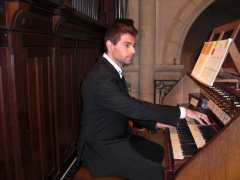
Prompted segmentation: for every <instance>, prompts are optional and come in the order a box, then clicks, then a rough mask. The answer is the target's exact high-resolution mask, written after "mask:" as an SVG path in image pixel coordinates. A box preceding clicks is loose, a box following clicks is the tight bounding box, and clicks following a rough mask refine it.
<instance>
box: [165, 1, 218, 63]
mask: <svg viewBox="0 0 240 180" xmlns="http://www.w3.org/2000/svg"><path fill="white" fill-rule="evenodd" d="M213 2H214V0H198V1H197V0H192V1H190V2H189V1H187V3H186V4H185V5H184V6H183V8H182V9H181V10H180V11H179V13H178V14H177V16H176V18H175V20H174V21H173V23H172V26H171V28H170V29H171V31H169V34H168V37H169V40H168V42H167V44H166V51H165V52H166V53H170V52H171V54H174V55H175V56H174V57H172V59H173V64H181V62H180V61H181V53H182V49H183V45H184V41H185V38H186V36H187V34H188V31H189V29H190V28H191V26H192V24H193V23H194V21H195V20H196V19H197V17H198V16H199V15H200V14H201V13H202V12H203V11H204V10H205V9H206V8H207V7H208V6H209V5H210V4H212V3H213ZM173 44H175V45H173ZM169 48H170V49H169ZM171 48H174V49H171ZM172 52H175V53H172ZM164 57H165V58H168V57H170V56H169V55H168V54H165V56H164Z"/></svg>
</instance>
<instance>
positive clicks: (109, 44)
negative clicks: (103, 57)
mask: <svg viewBox="0 0 240 180" xmlns="http://www.w3.org/2000/svg"><path fill="white" fill-rule="evenodd" d="M112 46H113V43H112V42H111V41H110V40H107V41H106V47H107V49H108V50H110V51H111V49H112Z"/></svg>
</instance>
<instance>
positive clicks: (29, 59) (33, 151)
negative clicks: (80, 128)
mask: <svg viewBox="0 0 240 180" xmlns="http://www.w3.org/2000/svg"><path fill="white" fill-rule="evenodd" d="M15 36H16V40H15V43H16V49H17V50H16V52H15V57H16V58H15V59H16V61H15V62H16V63H15V72H16V89H17V100H18V108H19V121H20V122H21V124H20V138H21V157H22V159H23V162H24V164H23V166H24V175H25V179H29V180H30V179H32V178H33V177H34V179H41V178H42V177H44V178H47V177H51V176H52V175H53V173H54V172H55V171H57V167H56V155H55V152H56V150H55V149H56V142H55V128H54V115H53V93H54V92H53V91H52V83H53V79H52V68H51V63H52V55H51V53H50V52H51V50H50V48H49V47H48V45H49V44H45V45H44V44H42V43H41V42H48V41H47V40H46V41H41V42H40V43H39V44H37V43H35V45H34V46H32V47H25V46H26V44H24V42H26V41H25V39H24V38H26V37H28V38H31V39H32V41H33V42H37V40H38V39H40V38H45V39H51V38H50V37H49V36H43V35H39V36H40V37H37V35H36V34H34V35H33V36H32V37H31V34H28V35H26V34H23V33H16V34H15ZM21 40H22V41H21ZM17 45H19V46H18V47H17ZM31 45H32V44H31ZM27 46H29V44H28V45H27ZM36 162H38V163H36Z"/></svg>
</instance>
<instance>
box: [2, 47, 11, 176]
mask: <svg viewBox="0 0 240 180" xmlns="http://www.w3.org/2000/svg"><path fill="white" fill-rule="evenodd" d="M5 52H6V51H5V49H4V48H0V129H1V131H0V144H1V147H2V148H0V155H1V156H0V169H1V171H0V179H7V180H10V175H11V172H10V167H11V165H10V164H9V162H10V161H9V155H8V150H9V146H8V142H7V138H8V132H7V121H6V116H7V114H6V112H7V107H6V104H7V103H6V97H7V96H6V91H5V90H6V89H5V88H6V85H5V82H4V78H5V75H4V73H6V71H5V70H4V69H6V68H4V62H3V61H4V59H6V55H5Z"/></svg>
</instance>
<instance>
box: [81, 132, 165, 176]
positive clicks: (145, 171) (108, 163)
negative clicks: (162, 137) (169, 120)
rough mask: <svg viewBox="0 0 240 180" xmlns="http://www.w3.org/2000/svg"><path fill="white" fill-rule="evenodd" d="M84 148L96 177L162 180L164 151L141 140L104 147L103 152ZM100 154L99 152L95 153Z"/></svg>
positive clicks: (136, 137)
mask: <svg viewBox="0 0 240 180" xmlns="http://www.w3.org/2000/svg"><path fill="white" fill-rule="evenodd" d="M99 149H101V148H99V147H98V152H97V151H96V149H94V148H93V147H88V146H87V147H85V148H84V153H83V157H82V160H83V161H84V164H85V165H86V166H88V168H89V169H90V171H91V174H92V175H93V176H119V177H123V178H126V179H128V180H162V179H164V178H163V177H164V168H163V167H162V165H161V162H162V159H163V148H162V146H161V145H159V144H155V143H153V142H150V141H148V140H146V139H144V138H142V137H139V136H135V135H132V136H131V137H130V139H128V140H126V141H122V142H119V143H115V144H107V145H104V148H102V149H104V150H103V151H104V152H101V151H102V150H100V151H99ZM96 152H97V153H96Z"/></svg>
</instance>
